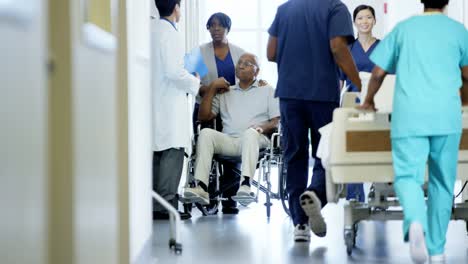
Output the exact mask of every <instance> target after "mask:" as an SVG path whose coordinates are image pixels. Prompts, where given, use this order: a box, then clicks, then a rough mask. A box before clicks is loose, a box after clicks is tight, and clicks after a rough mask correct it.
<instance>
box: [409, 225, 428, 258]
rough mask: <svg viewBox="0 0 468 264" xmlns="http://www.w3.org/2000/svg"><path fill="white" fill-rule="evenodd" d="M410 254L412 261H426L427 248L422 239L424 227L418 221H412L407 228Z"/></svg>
mask: <svg viewBox="0 0 468 264" xmlns="http://www.w3.org/2000/svg"><path fill="white" fill-rule="evenodd" d="M409 243H410V255H411V259H412V260H413V262H414V263H417V264H419V263H421V264H422V263H425V262H426V261H427V248H426V241H425V239H424V229H423V227H422V225H421V224H420V223H418V222H414V223H412V224H411V225H410V228H409Z"/></svg>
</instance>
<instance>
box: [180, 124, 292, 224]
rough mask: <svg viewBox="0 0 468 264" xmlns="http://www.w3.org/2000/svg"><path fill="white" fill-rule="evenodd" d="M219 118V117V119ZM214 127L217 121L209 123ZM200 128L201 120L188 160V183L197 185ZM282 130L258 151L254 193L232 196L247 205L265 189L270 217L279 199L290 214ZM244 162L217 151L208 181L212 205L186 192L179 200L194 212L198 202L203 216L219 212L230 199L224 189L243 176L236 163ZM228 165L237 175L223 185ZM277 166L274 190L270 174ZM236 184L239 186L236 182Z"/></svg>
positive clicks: (252, 182) (256, 198) (253, 180)
mask: <svg viewBox="0 0 468 264" xmlns="http://www.w3.org/2000/svg"><path fill="white" fill-rule="evenodd" d="M218 122H219V121H218ZM209 127H211V128H213V127H214V128H216V121H215V122H214V125H212V126H209ZM200 131H201V124H198V126H197V129H196V133H195V134H194V137H193V138H192V147H193V148H192V149H193V151H192V155H191V156H190V157H189V158H188V163H187V174H186V175H187V180H186V184H185V187H195V185H196V181H195V160H196V147H197V139H198V135H199V134H200ZM280 145H281V130H280V129H278V131H276V132H274V133H273V134H272V135H271V138H270V145H269V146H268V147H267V148H265V149H261V150H260V153H259V161H258V162H257V172H256V176H257V177H256V178H255V177H252V179H251V186H252V187H254V188H256V190H257V191H256V195H255V197H248V198H247V199H246V198H245V197H244V198H242V197H237V196H232V200H234V201H237V202H238V203H239V204H241V205H242V206H248V205H249V204H250V203H252V202H258V201H259V199H258V198H259V194H260V192H262V193H263V194H265V204H264V205H265V207H266V214H267V217H268V218H269V217H270V215H271V206H272V200H274V199H276V200H280V201H281V204H282V207H283V209H284V211H285V212H286V214H288V215H289V208H288V194H287V191H286V168H285V166H284V164H283V155H282V149H281V146H280ZM240 163H241V157H240V156H239V157H230V156H224V155H218V154H215V155H214V156H213V160H212V164H211V169H210V175H209V184H208V193H209V197H210V204H209V205H201V204H199V203H193V202H192V201H191V200H190V199H188V198H185V197H183V196H180V197H179V200H180V201H181V202H182V203H183V204H184V211H185V212H189V213H190V212H191V211H192V209H193V206H194V205H195V207H196V208H198V209H199V210H200V211H201V212H202V214H203V215H204V216H207V215H215V214H217V212H218V208H219V204H220V202H221V201H226V200H228V198H227V197H223V193H224V192H225V191H226V190H228V189H230V188H235V187H237V186H238V184H239V182H240V179H241V172H240V168H239V167H237V166H236V165H237V164H240ZM225 166H232V167H231V169H233V171H234V172H235V173H234V174H235V177H231V178H230V179H229V181H228V182H225V183H224V184H223V185H221V184H220V177H221V176H223V175H224V170H225ZM274 166H275V167H276V168H277V170H278V184H277V189H275V190H273V188H272V179H271V174H272V170H273V167H274ZM236 185H237V186H236Z"/></svg>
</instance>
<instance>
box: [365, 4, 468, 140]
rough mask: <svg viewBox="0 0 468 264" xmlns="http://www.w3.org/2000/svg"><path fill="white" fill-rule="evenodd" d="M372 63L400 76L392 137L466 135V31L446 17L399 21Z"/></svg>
mask: <svg viewBox="0 0 468 264" xmlns="http://www.w3.org/2000/svg"><path fill="white" fill-rule="evenodd" d="M371 60H372V61H373V62H374V63H375V64H376V65H378V66H379V67H380V68H382V69H383V70H385V71H386V72H388V73H395V74H396V85H395V92H394V96H393V113H392V124H391V136H392V138H399V137H413V136H433V135H447V134H453V133H461V129H462V119H461V99H460V94H459V91H460V88H461V87H462V77H461V76H462V73H461V68H462V67H464V66H468V32H467V30H466V28H465V27H464V26H463V25H462V24H460V23H458V22H456V21H455V20H452V19H450V18H449V17H447V16H445V15H443V14H441V13H431V14H424V15H419V16H414V17H411V18H409V19H407V20H405V21H403V22H401V23H399V24H398V25H397V26H396V27H395V28H394V30H393V31H392V32H391V33H390V34H389V35H388V36H386V37H385V38H384V39H383V40H382V41H381V42H380V43H379V45H378V46H377V48H376V49H375V50H374V52H373V53H372V55H371Z"/></svg>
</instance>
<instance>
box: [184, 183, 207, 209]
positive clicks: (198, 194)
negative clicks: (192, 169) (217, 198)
mask: <svg viewBox="0 0 468 264" xmlns="http://www.w3.org/2000/svg"><path fill="white" fill-rule="evenodd" d="M184 197H185V198H186V199H188V200H191V201H193V202H194V203H199V204H202V205H208V204H210V196H209V194H208V192H206V191H205V190H203V189H202V188H201V187H200V186H196V187H195V188H185V190H184Z"/></svg>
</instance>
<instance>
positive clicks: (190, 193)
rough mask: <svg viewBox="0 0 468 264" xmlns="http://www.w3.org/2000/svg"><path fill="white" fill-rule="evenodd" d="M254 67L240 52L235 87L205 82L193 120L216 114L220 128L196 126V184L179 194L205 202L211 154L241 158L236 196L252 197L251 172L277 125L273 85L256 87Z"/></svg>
mask: <svg viewBox="0 0 468 264" xmlns="http://www.w3.org/2000/svg"><path fill="white" fill-rule="evenodd" d="M259 71H260V68H259V65H258V58H257V57H256V56H255V55H253V54H250V53H245V54H243V55H242V56H241V57H240V58H239V61H238V62H237V64H236V77H237V78H238V83H237V84H236V85H233V86H229V83H228V82H227V81H226V80H225V79H224V78H219V79H217V80H215V81H214V82H212V83H211V84H210V87H209V90H208V92H207V93H206V94H205V95H204V97H203V99H202V101H201V104H200V109H199V113H198V119H199V120H200V121H202V122H206V121H209V120H212V119H213V118H215V117H216V116H217V115H218V114H219V115H220V116H221V120H222V125H223V130H222V132H219V131H216V130H214V129H211V128H205V129H202V130H201V132H200V135H199V137H198V142H197V155H196V162H195V179H196V181H197V186H196V187H194V188H186V189H185V191H184V197H185V198H187V199H190V200H192V201H193V202H197V203H200V204H204V205H206V204H209V194H208V184H209V174H210V168H211V163H212V159H213V155H214V154H219V155H223V156H233V157H238V156H240V157H241V162H242V165H241V173H242V177H241V186H240V188H239V191H238V192H237V194H236V197H241V198H243V197H245V198H249V197H251V198H254V193H253V192H252V191H251V189H250V181H251V179H252V177H253V176H254V175H255V170H256V165H257V162H258V158H259V152H260V149H262V148H266V147H268V146H269V144H270V139H269V135H271V134H272V133H273V132H274V131H275V130H276V129H277V128H278V123H279V116H280V113H279V102H278V99H277V98H274V89H273V88H272V87H271V86H269V85H267V86H262V87H259V84H258V80H257V76H258V73H259Z"/></svg>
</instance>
